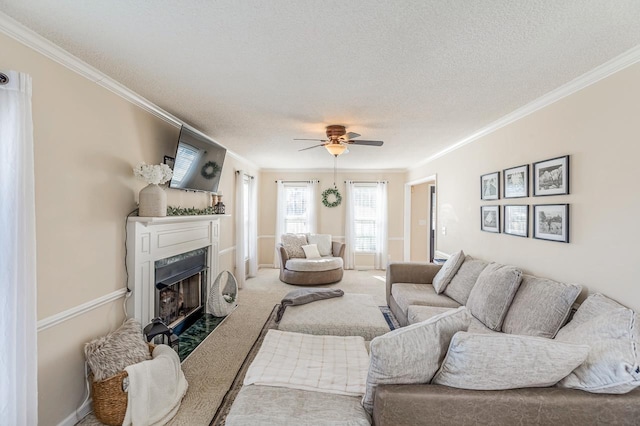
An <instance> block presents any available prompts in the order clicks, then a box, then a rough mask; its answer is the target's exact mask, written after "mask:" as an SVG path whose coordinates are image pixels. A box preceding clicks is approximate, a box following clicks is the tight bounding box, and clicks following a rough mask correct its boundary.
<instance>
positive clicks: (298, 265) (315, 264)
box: [285, 257, 344, 272]
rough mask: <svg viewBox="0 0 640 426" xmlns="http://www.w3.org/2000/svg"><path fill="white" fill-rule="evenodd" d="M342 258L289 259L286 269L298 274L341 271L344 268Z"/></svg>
mask: <svg viewBox="0 0 640 426" xmlns="http://www.w3.org/2000/svg"><path fill="white" fill-rule="evenodd" d="M343 263H344V262H343V260H342V258H341V257H320V258H318V259H297V258H295V259H289V260H287V263H286V264H285V267H286V268H287V269H288V270H290V271H297V272H322V271H331V270H334V269H340V268H342V266H343Z"/></svg>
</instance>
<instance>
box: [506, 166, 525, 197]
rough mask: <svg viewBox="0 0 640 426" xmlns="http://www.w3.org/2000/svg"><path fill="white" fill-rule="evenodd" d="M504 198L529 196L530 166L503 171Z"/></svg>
mask: <svg viewBox="0 0 640 426" xmlns="http://www.w3.org/2000/svg"><path fill="white" fill-rule="evenodd" d="M502 179H503V180H504V182H503V188H504V194H503V196H504V198H521V197H528V196H529V165H528V164H525V165H524V166H518V167H512V168H510V169H504V170H503V171H502Z"/></svg>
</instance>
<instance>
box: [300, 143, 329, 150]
mask: <svg viewBox="0 0 640 426" xmlns="http://www.w3.org/2000/svg"><path fill="white" fill-rule="evenodd" d="M325 145H326V144H324V143H321V144H318V145H313V146H309V147H307V148H302V149H299V150H298V151H306V150H308V149H311V148H317V147H319V146H325Z"/></svg>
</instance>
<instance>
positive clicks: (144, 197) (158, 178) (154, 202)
mask: <svg viewBox="0 0 640 426" xmlns="http://www.w3.org/2000/svg"><path fill="white" fill-rule="evenodd" d="M133 174H134V175H135V176H136V177H139V178H141V179H143V180H144V181H145V182H147V183H148V184H149V185H147V186H145V187H144V188H142V189H141V190H140V197H139V206H138V216H144V217H162V216H166V215H167V194H166V193H165V192H164V189H163V188H160V187H159V186H158V185H159V184H163V183H167V182H168V181H169V180H171V177H172V176H173V171H172V170H171V168H170V167H169V166H167V165H166V164H146V163H140V164H138V165H137V166H136V167H134V168H133Z"/></svg>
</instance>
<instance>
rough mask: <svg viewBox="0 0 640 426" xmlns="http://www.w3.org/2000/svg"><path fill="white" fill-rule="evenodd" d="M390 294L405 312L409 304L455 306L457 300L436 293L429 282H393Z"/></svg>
mask: <svg viewBox="0 0 640 426" xmlns="http://www.w3.org/2000/svg"><path fill="white" fill-rule="evenodd" d="M391 295H392V296H393V298H394V299H395V301H396V303H397V304H398V306H399V307H400V309H402V312H404V313H405V314H406V313H407V312H408V310H409V306H411V305H427V306H439V307H443V308H457V307H458V306H460V304H459V303H458V302H456V301H455V300H453V299H450V298H448V297H447V296H445V295H444V294H438V293H436V291H435V289H434V288H433V286H432V285H431V284H407V283H394V284H393V285H392V286H391Z"/></svg>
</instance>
